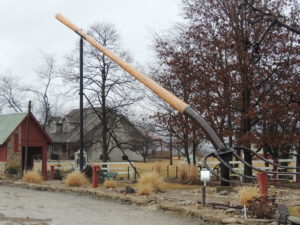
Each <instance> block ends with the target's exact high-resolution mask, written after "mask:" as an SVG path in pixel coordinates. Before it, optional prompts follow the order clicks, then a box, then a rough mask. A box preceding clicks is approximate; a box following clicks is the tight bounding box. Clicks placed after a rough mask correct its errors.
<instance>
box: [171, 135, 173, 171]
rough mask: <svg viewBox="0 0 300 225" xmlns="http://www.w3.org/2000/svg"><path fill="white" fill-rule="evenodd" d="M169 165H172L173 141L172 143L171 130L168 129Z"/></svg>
mask: <svg viewBox="0 0 300 225" xmlns="http://www.w3.org/2000/svg"><path fill="white" fill-rule="evenodd" d="M170 165H171V166H172V165H173V143H172V132H171V129H170Z"/></svg>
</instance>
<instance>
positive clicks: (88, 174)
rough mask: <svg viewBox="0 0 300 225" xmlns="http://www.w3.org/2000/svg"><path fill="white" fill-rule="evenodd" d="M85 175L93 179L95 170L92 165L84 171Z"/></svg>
mask: <svg viewBox="0 0 300 225" xmlns="http://www.w3.org/2000/svg"><path fill="white" fill-rule="evenodd" d="M83 173H84V175H85V176H86V177H87V178H89V179H91V178H92V176H93V168H92V167H91V166H90V165H87V166H86V167H85V169H84V170H83Z"/></svg>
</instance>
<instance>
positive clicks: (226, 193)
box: [219, 191, 230, 195]
mask: <svg viewBox="0 0 300 225" xmlns="http://www.w3.org/2000/svg"><path fill="white" fill-rule="evenodd" d="M219 195H230V193H229V192H228V191H220V192H219Z"/></svg>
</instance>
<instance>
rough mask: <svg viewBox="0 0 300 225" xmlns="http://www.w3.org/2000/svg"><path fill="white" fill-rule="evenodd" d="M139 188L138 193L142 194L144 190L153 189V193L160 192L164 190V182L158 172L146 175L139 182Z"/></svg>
mask: <svg viewBox="0 0 300 225" xmlns="http://www.w3.org/2000/svg"><path fill="white" fill-rule="evenodd" d="M137 186H138V192H141V191H142V190H143V189H152V192H159V191H162V189H163V186H164V181H163V178H162V177H161V176H160V175H159V174H158V173H156V172H150V173H144V174H142V176H141V178H140V179H139V180H138V184H137ZM150 186H151V188H150Z"/></svg>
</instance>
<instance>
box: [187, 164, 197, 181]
mask: <svg viewBox="0 0 300 225" xmlns="http://www.w3.org/2000/svg"><path fill="white" fill-rule="evenodd" d="M187 176H188V180H189V182H191V183H194V182H196V181H197V180H198V169H197V167H196V166H195V165H193V164H192V165H189V166H188V175H187Z"/></svg>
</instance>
